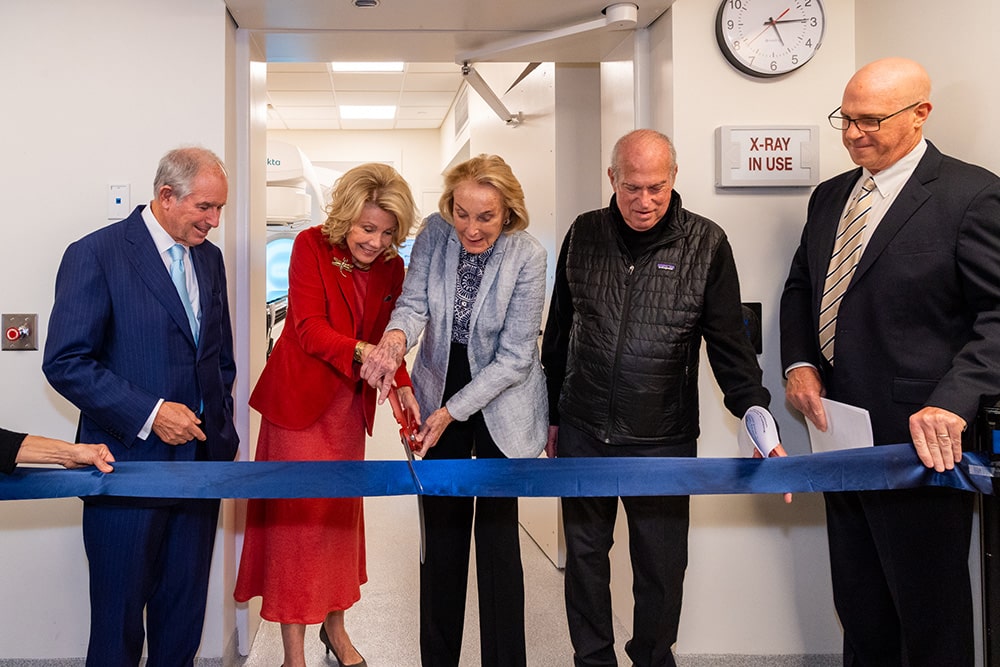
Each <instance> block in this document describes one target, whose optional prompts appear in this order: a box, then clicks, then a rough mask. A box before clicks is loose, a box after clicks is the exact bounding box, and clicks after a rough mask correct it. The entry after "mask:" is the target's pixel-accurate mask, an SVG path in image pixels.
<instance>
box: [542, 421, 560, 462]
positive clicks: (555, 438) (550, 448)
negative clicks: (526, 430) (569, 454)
mask: <svg viewBox="0 0 1000 667" xmlns="http://www.w3.org/2000/svg"><path fill="white" fill-rule="evenodd" d="M558 449H559V427H558V426H552V425H550V426H549V435H548V438H547V439H546V440H545V456H546V457H548V458H550V459H554V458H556V452H557V450H558Z"/></svg>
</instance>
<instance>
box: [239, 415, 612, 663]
mask: <svg viewBox="0 0 1000 667" xmlns="http://www.w3.org/2000/svg"><path fill="white" fill-rule="evenodd" d="M398 428H399V427H398V426H397V425H396V423H395V421H394V420H393V419H392V413H391V411H390V410H389V405H388V404H385V405H383V406H379V407H378V409H377V410H376V419H375V428H374V431H373V437H371V438H369V439H368V443H367V451H366V458H367V459H368V460H400V459H402V457H403V449H402V447H403V446H402V444H401V443H400V441H399V431H398ZM554 508H555V505H554V504H553V510H554ZM520 533H521V561H522V565H523V567H524V591H525V636H526V639H527V645H528V665H531V666H532V667H547V666H549V665H551V666H552V667H555V666H557V665H572V662H573V660H572V653H573V652H572V648H571V647H570V641H569V629H568V627H567V625H566V612H565V606H564V604H563V575H562V570H560V569H558V568H556V567H555V565H553V563H552V561H551V560H549V558H548V557H546V555H545V553H544V552H543V551H542V550H541V549H540V548H539V547H538V545H537V544H535V542H534V541H533V540H532V539H531V537H530V536H529V535H528V534H527V533H526V532H525V530H524V528H521V531H520ZM365 537H366V542H367V555H368V583H366V584H364V585H363V586H362V587H361V600H360V601H358V602H357V603H356V604H355V605H354V606H353V607H352V608H351V609H349V610H348V611H347V613H346V622H347V630H348V632H349V633H350V635H351V639H352V641H353V642H354V645H355V647H356V648H357V649H358V651H359V652H360V653H361V655H363V656H364V657H365V660H366V661H367V662H368V664H369V665H371V667H417V666H418V665H419V664H420V638H419V627H420V618H419V609H420V586H419V576H420V571H419V567H420V545H419V543H420V531H419V521H418V517H417V501H416V498H415V497H414V496H381V497H370V498H366V499H365ZM474 549H475V548H474V546H473V553H472V558H471V560H472V564H471V566H470V568H469V583H470V585H469V593H468V598H467V602H466V613H465V632H464V634H463V645H462V663H461V664H462V667H466V666H468V667H476V666H478V665H479V664H480V660H479V621H478V615H479V614H478V602H477V597H478V596H477V593H476V584H475V582H476V572H475V551H474ZM615 637H616V639H617V640H618V641H617V642H616V643H617V645H618V647H617V648H618V653H619V661H620V663H621V664H623V665H628V664H629V662H628V660H627V658H626V656H625V650H624V645H625V640H626V639H627V638H628V634H627V632H626V631H625V629H624V628H623V627H622V626H621V625H620V624H616V627H615ZM324 654H325V649H324V647H323V645H322V644H321V643H320V641H319V626H318V625H315V626H310V627H308V628H306V663H307V664H308V665H310V666H312V665H316V667H321V666H324V665H330V666H332V665H336V664H337V662H336V660H334V658H333V655H332V654H331V655H330V658H329V660H327V659H326V658H325V657H324ZM281 660H282V650H281V632H280V626H279V625H278V624H277V623H271V622H268V621H263V623H262V624H261V628H260V631H259V632H258V634H257V637H256V640H255V641H254V644H253V646H252V647H251V650H250V654H249V656H247V659H246V662H245V663H244V664H243V667H278V665H280V664H281Z"/></svg>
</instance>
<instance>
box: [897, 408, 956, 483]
mask: <svg viewBox="0 0 1000 667" xmlns="http://www.w3.org/2000/svg"><path fill="white" fill-rule="evenodd" d="M965 427H966V422H965V420H964V419H962V418H961V417H959V416H958V415H956V414H955V413H954V412H949V411H948V410H945V409H943V408H935V407H933V406H928V407H926V408H924V409H922V410H920V411H919V412H916V413H914V414H912V415H910V437H911V438H913V447H914V448H915V449H916V450H917V456H918V457H919V458H920V462H921V463H923V464H924V465H925V466H927V467H928V468H934V469H935V470H936V471H938V472H944V471H945V470H951V469H952V468H954V467H955V464H956V463H958V462H959V461H961V460H962V432H963V431H965Z"/></svg>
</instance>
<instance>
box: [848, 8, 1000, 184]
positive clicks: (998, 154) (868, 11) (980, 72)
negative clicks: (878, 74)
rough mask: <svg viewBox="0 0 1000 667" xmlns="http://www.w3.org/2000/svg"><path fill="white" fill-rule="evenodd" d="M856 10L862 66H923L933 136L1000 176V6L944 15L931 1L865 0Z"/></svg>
mask: <svg viewBox="0 0 1000 667" xmlns="http://www.w3.org/2000/svg"><path fill="white" fill-rule="evenodd" d="M856 11H857V17H856V22H855V26H854V29H855V33H856V35H857V37H856V40H857V52H856V54H857V63H858V65H859V66H860V65H863V64H865V63H868V62H871V61H872V60H876V59H878V58H884V57H886V56H903V57H906V58H913V59H914V60H916V61H918V62H920V63H921V64H923V66H924V67H926V68H927V71H928V72H929V73H930V75H931V81H932V85H933V89H932V91H931V100H932V102H933V103H934V109H933V111H932V112H931V116H930V119H929V120H928V122H927V125H926V126H925V128H924V133H925V135H926V136H927V137H928V138H929V139H930V140H931V141H932V142H934V144H935V145H936V146H937V147H938V148H939V149H941V150H942V151H943V152H945V153H947V154H949V155H953V156H955V157H957V158H959V159H962V160H965V161H967V162H973V163H975V164H980V165H982V166H984V167H986V168H987V169H989V170H991V171H993V172H995V173H1000V132H998V131H997V120H998V118H1000V86H997V85H996V83H994V80H995V79H996V73H997V67H998V66H1000V58H998V57H997V54H996V48H995V46H994V43H995V41H996V26H997V22H998V21H1000V5H998V4H997V3H996V2H993V1H992V0H959V1H958V2H954V3H951V4H950V5H949V6H948V10H947V11H939V7H938V6H937V5H935V4H934V3H931V2H929V1H928V0H922V1H920V2H916V3H914V2H912V1H911V2H906V1H905V0H883V1H880V2H859V3H857V10H856ZM929 17H933V18H932V19H931V20H928V19H929ZM890 25H891V26H892V29H891V30H886V29H885V26H890Z"/></svg>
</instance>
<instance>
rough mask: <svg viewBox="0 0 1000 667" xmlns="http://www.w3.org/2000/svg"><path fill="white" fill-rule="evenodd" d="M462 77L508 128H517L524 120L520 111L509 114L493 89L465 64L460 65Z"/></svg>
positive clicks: (473, 69)
mask: <svg viewBox="0 0 1000 667" xmlns="http://www.w3.org/2000/svg"><path fill="white" fill-rule="evenodd" d="M462 77H463V78H464V79H465V82H466V83H468V84H469V86H471V87H472V89H473V90H475V91H476V92H477V93H479V96H480V97H481V98H483V101H484V102H486V104H488V105H489V107H490V108H491V109H493V111H494V113H496V115H498V116H500V120H502V121H503V122H505V123H507V125H508V126H509V127H517V126H518V125H520V124H521V121H522V120H524V116H523V115H522V114H521V112H520V111H518V112H517V113H511V112H510V111H509V110H508V109H507V107H506V106H505V105H504V103H503V101H501V99H500V98H499V97H498V96H497V94H496V93H494V92H493V89H492V88H490V84H488V83H486V81H485V80H484V79H483V77H482V76H480V75H479V72H477V71H476V70H475V68H474V67H472V65H470V64H469V63H467V62H466V63H462Z"/></svg>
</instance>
